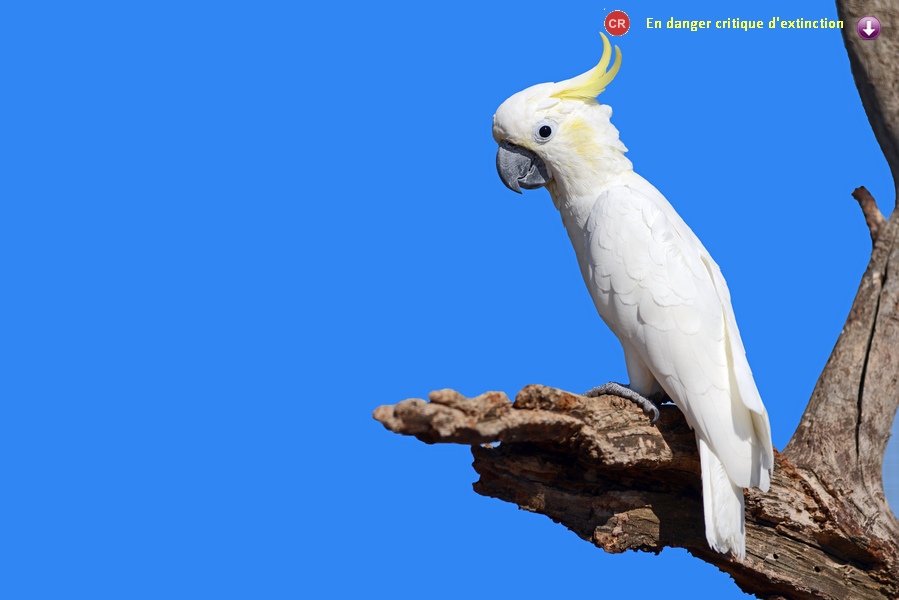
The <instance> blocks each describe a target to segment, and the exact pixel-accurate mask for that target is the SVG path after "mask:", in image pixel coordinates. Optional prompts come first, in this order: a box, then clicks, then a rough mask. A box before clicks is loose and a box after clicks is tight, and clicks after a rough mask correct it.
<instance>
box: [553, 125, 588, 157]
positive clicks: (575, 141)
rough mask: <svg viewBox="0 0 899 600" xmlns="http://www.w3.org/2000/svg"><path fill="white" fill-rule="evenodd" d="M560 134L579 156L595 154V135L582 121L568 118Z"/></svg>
mask: <svg viewBox="0 0 899 600" xmlns="http://www.w3.org/2000/svg"><path fill="white" fill-rule="evenodd" d="M560 133H561V134H562V135H563V136H564V137H565V139H566V140H568V142H569V143H570V145H571V147H572V148H574V149H575V150H576V151H577V153H578V154H580V155H581V156H583V157H589V156H591V155H595V154H596V151H597V145H596V133H594V131H593V128H592V127H590V125H589V124H588V123H587V122H586V121H584V120H583V119H579V118H577V117H570V118H568V119H567V120H566V121H565V124H564V125H563V126H562V131H561V132H560Z"/></svg>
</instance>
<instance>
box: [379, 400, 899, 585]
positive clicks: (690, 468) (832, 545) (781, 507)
mask: <svg viewBox="0 0 899 600" xmlns="http://www.w3.org/2000/svg"><path fill="white" fill-rule="evenodd" d="M430 400H431V401H430V402H425V401H424V400H418V399H413V400H405V401H403V402H400V403H399V404H397V405H394V406H381V407H379V408H378V409H377V410H376V411H375V414H374V416H375V419H377V420H378V421H380V422H381V423H383V424H384V426H385V427H387V428H388V429H390V430H391V431H395V432H397V433H402V434H405V435H414V436H415V437H417V438H418V439H420V440H422V441H424V442H427V443H442V442H449V443H461V444H470V445H472V454H473V455H474V468H475V471H477V473H478V474H479V475H480V479H479V480H478V481H477V482H476V483H475V484H474V490H475V491H476V492H477V493H479V494H482V495H485V496H491V497H494V498H499V499H500V500H505V501H507V502H513V503H515V504H517V505H518V506H519V507H521V508H522V509H524V510H528V511H532V512H538V513H542V514H545V515H547V516H548V517H550V518H551V519H553V520H554V521H557V522H559V523H562V524H563V525H565V526H566V527H568V528H569V529H571V530H572V531H574V532H575V533H576V534H577V535H579V536H580V537H581V538H583V539H584V540H587V541H588V542H590V543H592V544H595V545H596V546H597V547H599V548H602V549H604V550H606V551H607V552H611V553H619V552H624V551H625V550H643V551H649V552H659V551H660V550H661V549H662V548H664V547H665V546H676V547H682V548H686V549H687V550H688V551H690V552H691V553H692V554H694V555H695V556H697V557H699V558H701V559H703V560H705V561H707V562H710V563H712V564H714V565H716V566H717V567H719V568H720V569H722V570H723V571H725V572H727V573H729V574H730V575H732V576H733V577H734V580H735V581H736V582H737V585H739V586H740V587H741V588H742V589H743V590H745V591H748V592H751V593H754V594H757V595H758V596H760V597H762V598H768V597H778V596H786V597H790V598H849V597H851V598H891V597H895V596H896V595H897V594H899V573H897V569H899V562H897V561H899V556H897V552H896V545H895V543H890V542H889V541H888V540H883V539H881V538H878V537H877V536H876V535H872V532H871V531H870V530H868V529H865V528H862V527H853V528H846V527H843V526H841V524H842V523H845V519H844V517H843V513H845V512H846V511H847V507H846V506H844V503H843V501H842V500H841V499H840V498H839V497H835V496H834V495H833V493H832V492H831V490H830V489H828V487H827V486H825V485H823V484H822V483H821V482H820V481H819V480H818V479H817V478H816V477H815V476H814V474H810V473H808V472H804V471H800V470H797V469H796V468H795V467H794V466H793V465H792V463H790V462H789V461H788V460H787V459H786V458H784V457H783V456H782V455H778V456H777V465H776V468H775V470H774V477H773V479H772V482H771V489H770V491H769V492H768V493H762V492H760V491H759V490H757V489H752V490H747V492H746V560H745V561H744V562H743V563H740V562H737V561H735V560H732V559H731V558H730V557H728V556H725V555H722V554H718V553H717V552H714V551H712V550H710V549H709V547H708V544H707V542H706V540H705V535H704V533H703V532H704V527H703V521H702V497H701V483H700V478H699V456H698V454H697V452H696V441H695V438H694V437H693V432H692V431H690V429H689V427H688V426H687V423H686V421H685V420H684V418H683V415H681V413H680V411H678V410H677V409H676V408H675V407H674V406H663V407H662V410H661V417H660V419H659V422H658V423H657V426H652V425H650V424H649V419H648V418H647V417H646V416H645V415H644V414H643V413H642V411H640V410H639V409H638V408H637V407H636V406H634V405H633V404H631V403H630V402H628V401H626V400H622V399H621V398H618V397H615V396H601V397H599V398H585V397H583V396H578V395H575V394H570V393H568V392H564V391H561V390H557V389H553V388H548V387H544V386H539V385H532V386H527V387H525V388H524V389H522V390H521V392H519V394H518V396H517V397H516V399H515V402H514V403H511V402H509V400H508V398H507V397H506V395H505V394H503V393H501V392H488V393H486V394H483V395H481V396H478V397H476V398H471V399H468V398H465V397H463V396H462V395H461V394H459V393H457V392H454V391H452V390H441V391H439V392H432V393H431V395H430ZM496 441H499V442H501V445H500V446H499V447H491V446H489V443H490V442H496ZM810 582H811V583H810Z"/></svg>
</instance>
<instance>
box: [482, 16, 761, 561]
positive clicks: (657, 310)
mask: <svg viewBox="0 0 899 600" xmlns="http://www.w3.org/2000/svg"><path fill="white" fill-rule="evenodd" d="M600 35H602V41H603V54H602V59H601V60H600V61H599V64H598V65H597V66H596V67H595V68H593V69H591V70H590V71H588V72H586V73H584V74H583V75H580V76H578V77H574V78H573V79H569V80H567V81H561V82H559V83H541V84H539V85H535V86H532V87H529V88H527V89H525V90H523V91H521V92H518V93H517V94H515V95H514V96H512V97H510V98H509V99H508V100H506V101H505V102H503V103H502V105H501V106H500V107H499V108H498V109H497V111H496V114H495V115H494V117H493V137H494V139H495V140H496V142H497V143H498V144H499V150H498V152H497V156H496V166H497V170H498V172H499V175H500V177H501V178H502V180H503V183H505V185H506V186H507V187H509V188H510V189H512V190H513V191H516V192H519V193H520V191H521V190H520V188H525V189H536V188H539V187H544V186H545V187H546V188H547V189H548V190H549V193H550V195H551V196H552V200H553V204H555V206H556V208H557V209H558V210H559V212H560V213H561V215H562V223H563V224H564V225H565V229H567V230H568V237H569V238H570V239H571V243H572V245H573V246H574V251H575V254H577V260H578V263H579V265H580V268H581V274H582V275H583V277H584V281H585V282H586V284H587V289H588V290H589V291H590V295H591V296H592V297H593V302H594V304H595V305H596V309H597V311H599V315H600V316H601V317H602V319H603V321H605V322H606V324H607V325H608V326H609V328H610V329H611V330H612V331H613V332H614V333H615V335H616V336H617V337H618V339H619V340H620V341H621V345H622V346H623V347H624V358H625V362H626V365H627V373H628V376H629V377H630V383H629V384H628V386H627V387H626V388H625V387H624V386H620V385H618V384H606V385H605V386H600V387H599V388H595V389H594V390H591V392H588V395H598V394H599V393H617V394H618V395H623V396H625V397H630V398H631V399H633V400H635V401H638V402H639V403H641V404H642V405H644V406H645V407H647V408H648V409H651V410H653V411H654V412H655V414H656V415H658V411H657V410H656V409H655V407H654V406H652V404H651V403H650V402H649V401H648V400H647V399H646V397H648V396H650V395H654V394H661V393H663V392H664V393H665V394H667V395H668V396H669V397H670V398H671V400H673V401H674V403H675V404H676V405H677V407H678V408H679V409H680V410H681V412H683V414H684V416H685V417H686V419H687V423H689V425H690V427H691V428H692V429H693V431H694V433H695V435H696V443H697V445H698V447H699V458H700V461H701V463H702V497H703V508H704V513H705V531H706V538H707V539H708V542H709V545H710V546H711V547H712V548H713V549H714V550H716V551H718V552H721V553H726V552H727V551H728V550H730V551H731V552H733V554H734V555H735V556H736V557H737V558H738V559H740V560H742V559H743V558H744V557H745V554H746V532H745V520H744V508H743V488H744V487H752V486H757V487H759V488H761V489H762V490H764V491H767V490H768V487H769V485H770V480H771V470H772V468H773V466H774V452H773V449H772V446H771V427H770V425H769V423H768V413H767V411H766V410H765V406H764V404H762V399H761V397H760V396H759V392H758V390H757V389H756V386H755V381H754V380H753V378H752V371H751V370H750V369H749V363H748V362H747V360H746V352H745V350H744V349H743V342H742V341H741V340H740V332H739V330H738V329H737V322H736V319H735V318H734V310H733V307H732V306H731V301H730V292H729V291H728V289H727V284H726V283H725V282H724V277H723V276H722V275H721V270H720V269H719V268H718V265H717V264H715V261H714V260H712V257H711V255H710V254H709V252H708V250H706V249H705V247H704V246H703V245H702V243H701V242H700V241H699V239H698V238H697V237H696V234H694V233H693V231H691V230H690V228H689V227H688V226H687V224H686V223H684V221H683V220H682V219H681V218H680V216H678V214H677V213H676V212H675V211H674V208H673V207H672V206H671V204H669V203H668V201H667V200H666V199H665V197H664V196H663V195H662V194H661V193H660V192H659V191H658V190H657V189H656V188H654V187H653V186H652V185H651V184H650V183H649V182H648V181H646V180H645V179H643V178H642V177H640V176H639V175H637V174H636V173H635V172H634V170H633V166H632V164H631V162H630V161H629V160H628V159H627V158H625V156H624V153H625V152H626V151H627V148H625V147H624V144H622V143H621V141H620V140H619V139H618V130H617V129H615V127H614V126H613V125H612V124H611V122H610V121H609V118H610V117H611V115H612V109H611V108H610V107H608V106H605V105H602V104H599V103H598V102H597V101H596V96H598V95H599V94H600V93H601V92H602V91H603V90H604V89H605V87H606V86H607V85H608V84H609V82H611V81H612V79H613V78H614V77H615V75H616V74H617V73H618V69H619V67H620V66H621V50H619V49H618V47H617V46H616V47H615V52H616V55H615V62H614V64H612V67H611V69H609V70H608V71H607V70H606V69H607V68H608V66H609V63H610V61H611V58H612V48H611V45H610V44H609V40H608V39H607V38H606V36H605V35H603V34H600Z"/></svg>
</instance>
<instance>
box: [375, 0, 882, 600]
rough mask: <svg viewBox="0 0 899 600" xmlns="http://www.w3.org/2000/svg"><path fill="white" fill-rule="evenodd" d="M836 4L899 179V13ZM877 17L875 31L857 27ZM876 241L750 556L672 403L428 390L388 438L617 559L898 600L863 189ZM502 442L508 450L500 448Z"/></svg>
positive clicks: (384, 411) (762, 589)
mask: <svg viewBox="0 0 899 600" xmlns="http://www.w3.org/2000/svg"><path fill="white" fill-rule="evenodd" d="M888 4H889V3H887V2H884V1H868V2H860V1H852V0H848V1H840V2H837V12H838V15H839V18H840V19H841V20H843V21H844V29H843V40H844V43H845V45H846V48H847V51H848V53H849V63H850V66H851V69H852V74H853V76H854V78H855V82H856V86H857V87H858V89H859V95H860V96H861V99H862V104H863V105H864V107H865V111H866V112H867V114H868V119H869V121H870V122H871V126H872V128H873V129H874V133H875V135H876V137H877V140H878V142H879V143H880V146H881V148H882V149H883V153H884V155H885V157H886V159H887V162H888V164H889V166H890V169H891V171H892V173H893V179H894V182H897V181H899V76H897V74H896V72H895V70H894V67H893V65H894V63H895V62H896V60H897V57H899V7H897V6H894V5H888ZM869 15H875V16H877V18H879V19H880V21H881V24H882V30H881V34H880V37H879V38H878V39H877V40H876V41H875V42H872V41H870V40H862V39H861V38H860V37H859V36H858V35H857V34H856V30H855V24H856V23H857V22H858V20H859V19H860V18H861V17H863V16H869ZM852 195H853V196H854V197H855V198H856V199H857V200H858V202H859V205H860V206H861V208H862V212H863V214H864V217H865V220H866V222H867V224H868V228H869V230H870V232H871V239H872V242H873V250H872V253H871V260H870V262H869V264H868V267H867V270H866V271H865V274H864V276H863V277H862V281H861V284H860V285H859V289H858V293H857V295H856V298H855V301H854V303H853V305H852V309H851V310H850V312H849V316H848V318H847V320H846V324H845V325H844V327H843V331H842V333H841V335H840V337H839V339H838V340H837V343H836V346H835V347H834V350H833V353H832V354H831V356H830V359H829V360H828V362H827V365H826V366H825V368H824V371H823V372H822V373H821V376H820V378H819V379H818V383H817V385H816V386H815V390H814V392H813V393H812V397H811V400H810V401H809V404H808V406H807V407H806V410H805V413H804V415H803V417H802V420H801V422H800V423H799V427H798V428H797V429H796V432H795V433H794V434H793V438H792V439H791V440H790V442H789V443H788V444H787V447H786V448H785V449H784V451H783V453H777V454H776V461H775V463H776V464H775V468H774V475H773V477H772V480H771V489H770V490H769V491H768V492H765V493H763V492H761V491H759V490H758V489H750V490H747V491H746V560H745V561H744V562H742V563H741V562H739V561H737V560H734V559H732V558H731V557H730V556H727V555H723V554H718V553H717V552H714V551H713V550H711V549H709V547H708V544H707V542H706V540H705V535H704V525H703V517H702V514H703V512H702V497H701V482H700V478H699V457H698V454H697V451H696V442H695V438H694V435H693V432H692V431H690V429H689V427H688V426H687V423H686V421H685V420H684V418H683V415H682V414H681V413H680V411H678V410H677V409H676V408H675V407H673V406H663V407H662V410H661V417H660V419H659V421H658V423H657V424H656V425H655V426H653V425H650V424H649V420H648V418H647V417H646V416H645V415H643V413H642V412H641V411H640V410H639V409H638V408H637V407H636V406H635V405H633V404H631V403H630V402H628V401H626V400H622V399H620V398H617V397H614V396H602V397H600V398H590V399H586V398H584V397H582V396H579V395H576V394H571V393H568V392H564V391H561V390H557V389H552V388H548V387H543V386H537V385H535V386H527V387H525V388H524V389H522V390H521V391H520V392H519V393H518V396H517V397H516V399H515V402H514V403H511V402H509V400H508V398H507V397H506V396H505V394H502V393H498V392H488V393H487V394H483V395H481V396H478V397H476V398H471V399H468V398H465V397H463V396H462V395H460V394H458V393H457V392H454V391H452V390H441V391H439V392H432V393H431V394H430V396H429V398H430V402H425V401H424V400H418V399H412V400H405V401H403V402H400V403H399V404H396V405H393V406H381V407H379V408H378V409H377V410H375V413H374V417H375V419H377V420H378V421H380V422H381V423H383V424H384V426H385V427H387V428H388V429H390V430H391V431H395V432H397V433H402V434H405V435H414V436H415V437H417V438H418V439H420V440H422V441H424V442H427V443H438V442H446V443H457V444H469V445H471V446H472V453H473V455H474V468H475V471H477V473H478V474H479V475H480V479H479V480H478V482H477V483H475V486H474V489H475V491H476V492H477V493H479V494H483V495H486V496H492V497H494V498H499V499H501V500H505V501H507V502H512V503H515V504H517V505H518V506H520V507H521V508H523V509H525V510H530V511H534V512H539V513H542V514H545V515H547V516H549V517H550V518H552V519H553V520H555V521H558V522H559V523H562V524H563V525H565V526H566V527H568V528H569V529H571V530H572V531H574V532H575V533H577V534H578V535H579V536H580V537H582V538H583V539H585V540H587V541H589V542H591V543H593V544H595V545H596V546H598V547H600V548H603V549H604V550H606V551H607V552H612V553H617V552H623V551H625V550H644V551H649V552H659V551H660V550H661V549H662V548H663V547H665V546H676V547H681V548H686V549H687V550H688V551H690V552H691V553H692V554H693V555H695V556H697V557H699V558H701V559H702V560H705V561H707V562H709V563H712V564H714V565H716V566H717V567H719V568H720V569H722V570H724V571H726V572H727V573H729V574H731V575H732V576H733V578H734V580H735V581H736V583H737V585H738V586H740V588H741V589H743V590H744V591H746V592H749V593H752V594H755V595H757V596H759V597H761V598H781V597H783V598H834V599H839V600H844V599H846V598H853V599H856V598H859V599H862V598H884V599H885V598H897V597H899V521H897V519H896V517H895V516H894V515H893V513H892V512H891V510H890V508H889V506H888V504H887V501H886V497H885V495H884V491H883V481H882V469H883V456H884V452H885V450H886V444H887V440H888V439H889V432H890V426H891V424H892V422H893V419H894V417H895V415H896V409H897V407H899V216H897V215H899V211H897V210H893V212H892V215H891V217H890V219H889V220H885V219H884V217H883V215H882V214H881V213H880V211H879V210H878V208H877V205H876V203H875V202H874V199H873V198H872V197H871V196H870V194H868V192H867V190H865V189H864V188H859V189H857V190H855V192H853V194H852ZM496 441H499V442H501V444H500V445H499V446H498V447H494V446H491V445H490V444H491V443H492V442H496Z"/></svg>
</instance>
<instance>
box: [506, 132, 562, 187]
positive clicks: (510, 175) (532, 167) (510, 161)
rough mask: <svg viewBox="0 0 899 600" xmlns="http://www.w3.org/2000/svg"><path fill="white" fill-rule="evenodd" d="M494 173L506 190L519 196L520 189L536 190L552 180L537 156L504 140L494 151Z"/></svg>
mask: <svg viewBox="0 0 899 600" xmlns="http://www.w3.org/2000/svg"><path fill="white" fill-rule="evenodd" d="M496 172H497V173H499V178H500V179H502V180H503V183H504V184H506V187H507V188H509V189H510V190H512V191H513V192H518V193H519V194H520V193H521V188H524V189H526V190H536V189H537V188H539V187H543V186H544V185H546V184H547V183H548V182H549V181H550V180H551V179H552V175H550V174H549V171H548V170H547V168H546V165H545V164H544V163H543V161H542V160H540V157H539V156H537V155H536V154H534V153H533V152H531V151H530V150H528V149H526V148H522V147H521V146H516V145H515V144H512V143H510V142H507V141H505V140H503V141H502V143H500V145H499V150H497V151H496Z"/></svg>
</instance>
